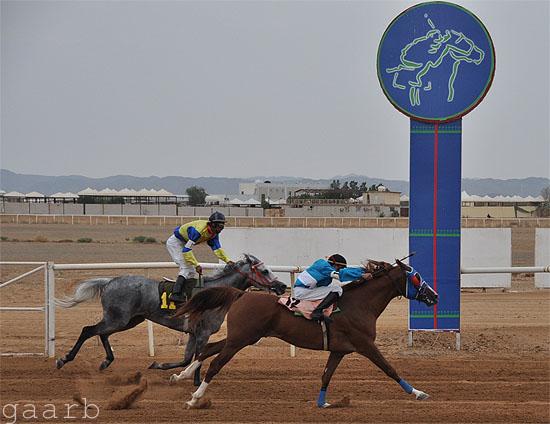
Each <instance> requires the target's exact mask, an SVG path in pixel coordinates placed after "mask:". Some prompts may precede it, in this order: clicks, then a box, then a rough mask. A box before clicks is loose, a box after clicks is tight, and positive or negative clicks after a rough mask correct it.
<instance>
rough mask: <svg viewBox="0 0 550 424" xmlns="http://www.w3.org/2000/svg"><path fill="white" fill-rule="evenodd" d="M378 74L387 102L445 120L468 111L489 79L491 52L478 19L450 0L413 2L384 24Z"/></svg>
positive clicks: (429, 119)
mask: <svg viewBox="0 0 550 424" xmlns="http://www.w3.org/2000/svg"><path fill="white" fill-rule="evenodd" d="M377 68H378V79H379V81H380V85H381V86H382V89H383V91H384V94H385V95H386V97H388V99H389V100H390V102H391V103H392V104H393V105H394V106H395V107H396V108H397V109H398V110H399V111H401V112H402V113H404V114H405V115H407V116H409V117H410V118H413V119H416V120H419V121H425V122H449V121H452V120H456V119H459V118H460V117H462V116H463V115H465V114H466V113H468V112H469V111H470V110H472V109H473V108H474V107H475V106H477V104H479V102H480V101H481V100H482V99H483V97H484V96H485V93H486V92H487V91H488V90H489V87H490V85H491V82H492V80H493V76H494V71H495V52H494V46H493V42H492V40H491V37H490V36H489V33H488V32H487V30H486V28H485V26H484V25H483V23H482V22H481V21H480V20H479V19H478V18H477V17H476V16H475V15H473V14H472V13H471V12H469V11H467V10H466V9H464V8H462V7H460V6H458V5H456V4H452V3H446V2H439V1H438V2H428V3H421V4H419V5H416V6H413V7H411V8H409V9H407V10H405V11H404V12H403V13H401V14H400V15H399V16H398V17H397V18H395V19H394V20H393V22H392V23H391V24H390V25H389V26H388V28H387V29H386V31H385V33H384V35H383V37H382V40H381V42H380V46H379V48H378V60H377Z"/></svg>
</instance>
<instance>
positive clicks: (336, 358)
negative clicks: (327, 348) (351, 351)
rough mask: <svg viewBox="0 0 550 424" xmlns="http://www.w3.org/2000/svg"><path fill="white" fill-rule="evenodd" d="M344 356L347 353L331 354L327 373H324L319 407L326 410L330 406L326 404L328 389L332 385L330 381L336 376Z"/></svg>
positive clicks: (326, 367)
mask: <svg viewBox="0 0 550 424" xmlns="http://www.w3.org/2000/svg"><path fill="white" fill-rule="evenodd" d="M344 355H345V353H339V352H330V356H329V357H328V361H327V365H326V366H325V371H324V372H323V377H321V390H320V391H319V397H318V398H317V406H318V407H319V408H326V407H327V406H330V404H329V403H326V402H325V397H326V394H327V388H328V385H329V383H330V379H331V378H332V375H333V374H334V371H336V368H338V365H339V364H340V361H341V360H342V358H343V357H344Z"/></svg>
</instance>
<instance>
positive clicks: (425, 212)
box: [377, 1, 495, 348]
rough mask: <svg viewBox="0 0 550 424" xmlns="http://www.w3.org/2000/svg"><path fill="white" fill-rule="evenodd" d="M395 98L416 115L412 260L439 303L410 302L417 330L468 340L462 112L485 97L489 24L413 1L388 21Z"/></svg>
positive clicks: (388, 63)
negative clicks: (463, 292)
mask: <svg viewBox="0 0 550 424" xmlns="http://www.w3.org/2000/svg"><path fill="white" fill-rule="evenodd" d="M377 70H378V79H379V81H380V85H381V87H382V90H383V91H384V94H385V95H386V97H387V98H388V100H389V101H390V102H391V103H392V104H393V106H395V108H396V109H398V110H399V111H400V112H402V113H403V114H405V115H407V116H408V117H409V118H410V142H411V149H410V214H409V249H410V251H411V252H413V251H414V252H416V255H415V256H413V257H412V258H411V264H412V265H413V266H414V267H415V268H417V269H419V270H420V271H421V272H422V274H423V275H424V276H425V278H426V279H427V280H428V281H430V282H432V284H433V286H434V288H435V290H437V292H438V293H439V303H438V305H436V307H434V308H427V307H426V306H423V305H422V304H420V303H416V302H411V303H410V306H409V344H412V334H413V333H412V332H413V331H422V330H423V331H453V332H455V333H456V335H457V348H458V347H459V345H460V233H461V230H460V227H461V225H460V224H461V215H460V207H461V202H460V195H461V150H462V116H464V115H465V114H467V113H468V112H470V111H471V110H472V109H474V108H475V107H476V106H477V105H478V104H479V103H480V102H481V101H482V100H483V98H484V97H485V95H486V94H487V91H488V90H489V87H490V86H491V83H492V81H493V76H494V73H495V50H494V46H493V42H492V40H491V37H490V35H489V33H488V31H487V29H486V28H485V26H484V25H483V23H482V22H481V21H480V20H479V19H478V18H477V17H476V16H475V15H473V14H472V13H471V12H469V11H468V10H466V9H464V8H463V7H461V6H458V5H456V4H453V3H447V2H439V1H438V2H428V3H421V4H418V5H416V6H413V7H411V8H409V9H407V10H405V11H404V12H402V13H401V14H400V15H399V16H397V17H396V18H395V19H394V20H393V21H392V22H391V23H390V25H389V26H388V28H387V29H386V31H385V32H384V35H383V36H382V40H381V41H380V46H379V48H378V57H377Z"/></svg>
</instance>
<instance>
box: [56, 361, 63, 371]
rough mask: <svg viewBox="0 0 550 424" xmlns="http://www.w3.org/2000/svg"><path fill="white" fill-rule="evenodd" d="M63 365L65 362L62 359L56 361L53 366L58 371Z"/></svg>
mask: <svg viewBox="0 0 550 424" xmlns="http://www.w3.org/2000/svg"><path fill="white" fill-rule="evenodd" d="M63 365H65V361H64V360H63V359H58V360H57V361H55V366H56V367H57V369H58V370H60V369H61V368H63Z"/></svg>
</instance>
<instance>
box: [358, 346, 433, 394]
mask: <svg viewBox="0 0 550 424" xmlns="http://www.w3.org/2000/svg"><path fill="white" fill-rule="evenodd" d="M358 352H359V353H360V354H361V355H363V356H366V357H367V358H369V359H370V360H371V361H372V362H373V363H374V365H376V366H377V367H378V368H380V369H381V370H382V371H384V372H385V373H386V375H387V376H388V377H390V378H392V379H394V380H395V381H396V382H397V383H398V384H399V385H400V386H401V387H402V388H403V390H405V392H407V393H408V394H413V395H415V397H416V399H417V400H424V399H428V398H429V397H430V396H429V395H428V394H427V393H424V392H422V391H420V390H417V389H415V388H414V387H413V386H411V385H410V384H409V383H407V382H406V381H405V380H403V379H402V378H401V377H399V375H398V374H397V372H396V371H395V369H394V368H393V367H392V366H391V365H390V363H389V362H388V361H387V360H386V358H384V356H383V355H382V353H381V352H380V351H379V350H378V347H377V346H376V345H375V344H374V342H372V341H369V342H368V343H367V344H366V345H365V347H364V348H363V349H361V350H360V351H358Z"/></svg>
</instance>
